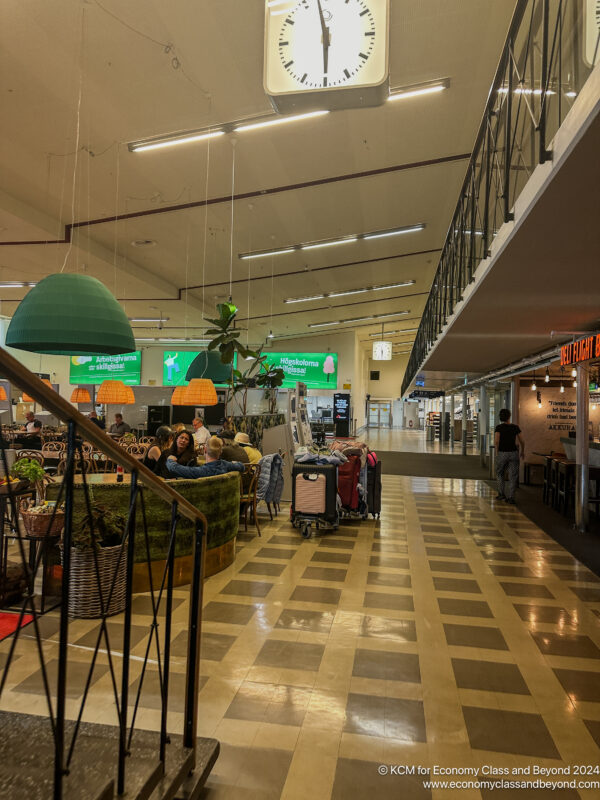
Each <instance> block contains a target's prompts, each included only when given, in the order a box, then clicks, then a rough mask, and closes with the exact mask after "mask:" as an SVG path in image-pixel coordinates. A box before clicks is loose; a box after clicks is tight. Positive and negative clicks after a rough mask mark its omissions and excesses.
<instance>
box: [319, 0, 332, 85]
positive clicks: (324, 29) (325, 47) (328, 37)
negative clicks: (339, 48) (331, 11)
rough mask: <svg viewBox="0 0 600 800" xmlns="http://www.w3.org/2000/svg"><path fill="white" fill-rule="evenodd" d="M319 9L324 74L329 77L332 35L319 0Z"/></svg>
mask: <svg viewBox="0 0 600 800" xmlns="http://www.w3.org/2000/svg"><path fill="white" fill-rule="evenodd" d="M317 6H318V7H319V18H320V20H321V30H322V32H323V73H324V75H327V67H328V62H329V45H330V44H331V35H330V33H329V28H328V27H327V25H325V17H324V16H323V9H322V7H321V0H317Z"/></svg>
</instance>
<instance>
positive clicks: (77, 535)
mask: <svg viewBox="0 0 600 800" xmlns="http://www.w3.org/2000/svg"><path fill="white" fill-rule="evenodd" d="M126 525H127V520H126V519H125V517H124V516H123V515H122V514H116V513H115V512H114V511H111V509H110V508H107V506H104V505H101V504H100V503H93V504H92V506H91V514H86V516H85V517H84V518H83V519H82V521H81V524H80V525H79V526H78V527H76V528H75V529H74V530H73V536H72V542H73V547H76V548H77V549H78V550H91V549H92V548H96V549H98V548H99V547H115V546H116V545H118V544H121V542H122V541H123V536H124V535H125V526H126Z"/></svg>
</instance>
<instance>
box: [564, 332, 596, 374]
mask: <svg viewBox="0 0 600 800" xmlns="http://www.w3.org/2000/svg"><path fill="white" fill-rule="evenodd" d="M590 358H600V333H597V334H594V335H593V336H584V338H583V339H578V340H577V341H576V342H569V344H564V345H563V346H562V347H561V348H560V365H561V367H567V366H569V364H577V363H579V362H580V361H589V360H590Z"/></svg>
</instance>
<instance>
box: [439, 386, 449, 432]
mask: <svg viewBox="0 0 600 800" xmlns="http://www.w3.org/2000/svg"><path fill="white" fill-rule="evenodd" d="M440 422H441V426H442V427H441V430H440V441H441V442H447V441H448V437H447V436H446V395H444V396H443V397H442V416H441V420H440Z"/></svg>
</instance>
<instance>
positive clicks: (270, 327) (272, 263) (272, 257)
mask: <svg viewBox="0 0 600 800" xmlns="http://www.w3.org/2000/svg"><path fill="white" fill-rule="evenodd" d="M274 261H275V257H274V256H271V315H270V319H269V332H270V333H273V269H274Z"/></svg>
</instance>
